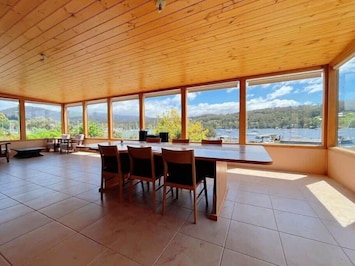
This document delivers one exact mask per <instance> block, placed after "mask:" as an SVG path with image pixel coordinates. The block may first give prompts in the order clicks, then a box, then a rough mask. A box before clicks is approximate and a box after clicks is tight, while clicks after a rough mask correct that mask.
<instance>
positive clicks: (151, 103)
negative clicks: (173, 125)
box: [144, 94, 181, 117]
mask: <svg viewBox="0 0 355 266" xmlns="http://www.w3.org/2000/svg"><path fill="white" fill-rule="evenodd" d="M144 106H145V115H146V116H148V117H156V116H157V115H160V116H161V115H163V114H164V113H166V112H168V111H170V110H171V109H176V110H178V111H180V110H181V98H180V94H178V95H172V96H162V97H154V98H146V99H145V104H144Z"/></svg>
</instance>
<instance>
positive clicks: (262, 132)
mask: <svg viewBox="0 0 355 266" xmlns="http://www.w3.org/2000/svg"><path fill="white" fill-rule="evenodd" d="M312 75H313V77H312ZM272 79H274V80H275V81H276V80H277V81H278V82H274V81H273V80H272ZM282 79H283V80H287V81H279V80H282ZM248 84H249V85H248V86H247V104H246V106H247V118H248V120H247V142H249V143H279V144H310V145H321V144H322V119H323V118H322V114H323V111H322V106H323V77H322V73H321V72H320V71H317V72H314V73H313V74H312V72H311V73H309V72H307V73H299V74H294V75H285V76H281V77H280V76H279V77H275V78H273V77H270V80H269V81H267V79H265V82H258V81H257V80H250V81H248ZM250 84H255V85H250Z"/></svg>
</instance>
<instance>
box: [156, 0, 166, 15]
mask: <svg viewBox="0 0 355 266" xmlns="http://www.w3.org/2000/svg"><path fill="white" fill-rule="evenodd" d="M155 6H156V7H157V9H158V12H159V13H160V12H162V11H163V9H164V8H165V6H166V2H165V0H156V1H155Z"/></svg>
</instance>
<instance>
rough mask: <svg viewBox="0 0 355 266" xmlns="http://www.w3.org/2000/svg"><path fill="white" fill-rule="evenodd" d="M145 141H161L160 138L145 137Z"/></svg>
mask: <svg viewBox="0 0 355 266" xmlns="http://www.w3.org/2000/svg"><path fill="white" fill-rule="evenodd" d="M145 141H146V142H150V143H160V142H161V138H146V140H145Z"/></svg>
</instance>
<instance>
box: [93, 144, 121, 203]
mask: <svg viewBox="0 0 355 266" xmlns="http://www.w3.org/2000/svg"><path fill="white" fill-rule="evenodd" d="M98 146H99V151H100V156H101V185H100V189H99V191H100V193H101V200H102V198H103V192H104V191H105V190H106V189H107V185H108V184H110V187H112V186H114V185H118V186H119V191H120V197H121V199H123V186H124V183H125V178H124V177H125V174H124V173H123V171H122V168H123V167H122V164H121V160H120V156H119V152H118V148H117V146H116V145H112V146H111V145H110V146H104V145H100V144H99V145H98ZM126 174H127V173H126Z"/></svg>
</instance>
